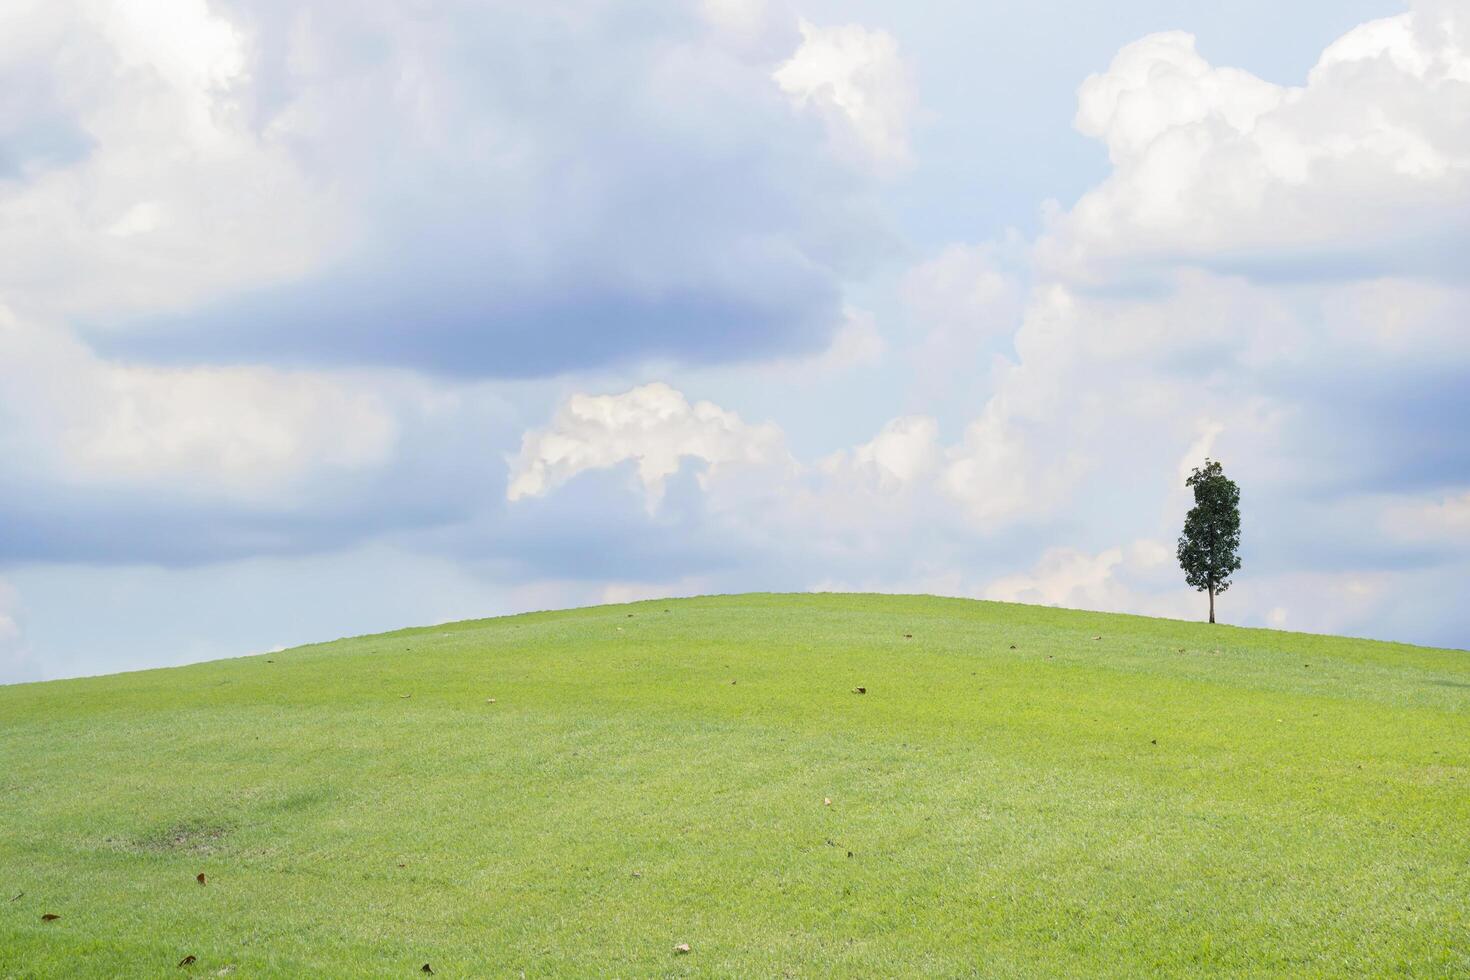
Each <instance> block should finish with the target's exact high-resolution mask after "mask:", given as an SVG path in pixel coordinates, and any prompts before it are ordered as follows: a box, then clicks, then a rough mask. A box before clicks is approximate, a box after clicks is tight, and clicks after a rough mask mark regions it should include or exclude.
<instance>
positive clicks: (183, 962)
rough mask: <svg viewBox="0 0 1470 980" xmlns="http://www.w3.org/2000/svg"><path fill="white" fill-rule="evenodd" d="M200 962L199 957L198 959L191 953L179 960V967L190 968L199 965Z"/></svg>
mask: <svg viewBox="0 0 1470 980" xmlns="http://www.w3.org/2000/svg"><path fill="white" fill-rule="evenodd" d="M198 961H199V960H198V957H196V956H195V955H194V954H193V953H190V954H189V955H188V956H185V957H184V958H183V959H181V960H179V966H181V967H184V966H189V965H191V964H193V963H197V962H198Z"/></svg>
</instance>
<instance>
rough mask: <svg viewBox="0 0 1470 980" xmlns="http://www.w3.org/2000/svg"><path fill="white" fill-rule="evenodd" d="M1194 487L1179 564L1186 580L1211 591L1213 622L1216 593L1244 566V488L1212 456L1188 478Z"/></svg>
mask: <svg viewBox="0 0 1470 980" xmlns="http://www.w3.org/2000/svg"><path fill="white" fill-rule="evenodd" d="M1184 485H1185V486H1186V487H1191V488H1193V489H1194V507H1193V509H1191V510H1190V512H1189V515H1188V516H1187V517H1185V518H1184V533H1183V534H1181V535H1180V536H1179V567H1180V568H1182V569H1184V580H1185V581H1186V582H1188V583H1189V584H1190V585H1192V586H1194V587H1195V588H1196V589H1198V590H1199V591H1201V592H1208V593H1209V594H1210V622H1212V623H1213V622H1214V621H1215V596H1216V595H1218V594H1219V593H1221V592H1224V591H1225V590H1226V589H1228V588H1230V575H1231V573H1232V572H1234V571H1236V570H1237V569H1238V568H1240V555H1239V554H1238V552H1239V550H1240V487H1238V486H1236V485H1235V481H1234V480H1232V479H1230V478H1229V477H1227V476H1226V475H1225V469H1224V468H1223V467H1222V466H1221V465H1220V464H1219V463H1218V462H1215V461H1212V460H1211V459H1209V458H1208V457H1206V458H1205V465H1204V466H1203V467H1198V466H1196V467H1195V469H1194V473H1192V474H1191V475H1190V477H1189V479H1187V480H1185V481H1184Z"/></svg>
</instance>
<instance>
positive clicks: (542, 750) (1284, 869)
mask: <svg viewBox="0 0 1470 980" xmlns="http://www.w3.org/2000/svg"><path fill="white" fill-rule="evenodd" d="M906 634H911V636H909V635H906ZM858 686H862V687H866V688H867V693H866V694H861V695H860V694H855V693H853V689H854V688H855V687H858ZM487 698H494V699H495V702H494V703H488V702H487V700H486V699H487ZM826 799H830V800H831V804H830V805H826V804H825V803H824V800H826ZM200 872H203V873H204V874H206V875H207V877H208V883H207V884H205V885H203V886H201V885H199V884H198V883H197V882H196V881H195V875H196V874H198V873H200ZM0 888H3V889H4V893H3V894H0V977H9V976H15V977H31V976H37V977H80V976H98V977H102V976H106V977H112V976H181V975H192V976H216V975H221V974H228V975H233V976H239V977H253V976H306V975H313V976H370V975H373V976H390V977H391V976H400V977H408V976H417V975H420V974H419V972H418V971H419V969H420V967H421V966H422V964H424V963H426V962H427V963H431V964H432V965H433V969H434V970H435V971H436V974H437V975H438V976H441V977H467V976H475V977H482V976H519V975H521V974H522V973H524V974H525V975H526V976H530V977H537V976H662V975H667V976H680V975H686V974H687V975H694V974H708V975H722V976H787V975H789V976H844V977H845V976H896V975H908V976H988V977H1011V976H1016V977H1020V976H1076V977H1100V976H1114V977H1123V976H1126V977H1141V976H1151V975H1186V976H1188V975H1193V976H1218V975H1221V974H1236V975H1278V976H1290V977H1301V976H1329V975H1338V976H1364V975H1406V976H1466V975H1470V654H1466V653H1464V652H1459V651H1449V650H1431V649H1425V648H1418V647H1410V646H1400V645H1394V644H1387V643H1374V642H1367V641H1359V640H1346V639H1339V638H1333V637H1319V636H1306V635H1299V634H1290V633H1278V632H1270V631H1264V630H1246V629H1236V628H1232V627H1228V626H1219V627H1210V626H1207V625H1204V624H1189V623H1179V622H1171V621H1166V620H1154V619H1143V618H1138V617H1132V616H1112V615H1102V614H1093V613H1080V612H1070V611H1064V610H1055V609H1045V608H1039V607H1029V606H1016V605H1000V604H994V603H980V602H968V601H962V600H950V599H935V598H927V597H895V596H867V595H862V596H859V595H795V596H773V595H748V596H734V597H721V598H705V599H691V600H679V601H656V602H647V603H636V604H632V605H627V606H607V607H600V608H596V609H584V610H576V611H570V612H554V613H538V614H534V615H527V616H517V617H511V618H504V619H494V620H486V621H481V622H472V623H459V624H455V625H452V626H439V627H433V628H428V629H419V630H406V631H402V632H398V633H390V634H385V635H382V636H374V637H365V638H360V639H352V640H342V641H338V642H335V643H325V644H320V645H316V646H309V647H303V648H300V649H297V650H290V651H286V652H284V653H276V654H269V655H264V656H258V657H250V658H245V659H239V660H229V661H221V662H217V663H209V664H200V665H197V666H192V667H183V668H176V669H171V670H155V671H146V672H141V673H134V674H124V675H118V676H112V677H101V678H92V679H86V680H73V681H60V682H52V683H46V684H32V685H21V686H14V687H5V688H0ZM17 893H23V894H22V895H21V897H20V898H18V899H16V900H14V901H11V896H12V895H15V894H17ZM43 913H54V914H57V915H59V916H60V918H59V919H57V920H55V921H53V922H42V921H41V915H42V914H43ZM677 943H689V944H690V946H691V948H692V951H691V952H690V953H688V954H687V955H678V954H675V952H674V946H675V944H677ZM186 955H192V956H195V957H196V958H197V959H196V962H194V963H193V964H192V965H190V966H187V967H184V968H179V967H178V966H177V965H176V964H177V963H178V962H179V961H180V960H181V959H182V958H183V957H184V956H186Z"/></svg>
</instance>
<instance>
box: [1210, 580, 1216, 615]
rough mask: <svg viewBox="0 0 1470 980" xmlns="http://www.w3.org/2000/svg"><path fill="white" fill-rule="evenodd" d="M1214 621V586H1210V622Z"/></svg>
mask: <svg viewBox="0 0 1470 980" xmlns="http://www.w3.org/2000/svg"><path fill="white" fill-rule="evenodd" d="M1214 621H1215V587H1214V586H1213V585H1212V586H1210V622H1212V623H1213V622H1214Z"/></svg>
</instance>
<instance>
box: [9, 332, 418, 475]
mask: <svg viewBox="0 0 1470 980" xmlns="http://www.w3.org/2000/svg"><path fill="white" fill-rule="evenodd" d="M399 407H400V406H398V405H396V404H394V403H392V402H390V401H389V400H388V399H386V398H384V397H382V396H381V395H380V394H379V393H377V392H375V391H374V390H373V389H372V388H371V387H368V386H364V385H362V384H361V383H360V379H347V378H341V379H339V378H333V377H331V376H328V375H320V374H311V373H301V372H287V371H277V370H271V369H265V368H162V367H159V368H155V367H139V366H133V365H120V364H113V363H110V362H108V361H104V360H101V359H99V358H97V357H96V356H95V355H93V354H92V353H91V352H90V351H89V350H87V349H86V348H85V347H83V346H82V345H80V344H78V343H76V342H75V341H72V340H70V339H68V338H67V337H65V335H64V334H62V333H61V332H60V331H58V330H47V329H44V328H40V327H37V326H36V325H34V324H31V323H27V322H24V321H22V320H20V319H19V318H17V317H16V316H14V315H13V314H10V313H7V312H6V311H5V310H4V309H3V307H0V445H3V446H5V447H6V450H7V454H8V456H9V458H10V459H11V460H12V461H13V462H16V461H21V460H23V461H24V467H23V469H24V470H25V471H27V472H28V474H29V476H30V478H31V479H42V480H54V481H56V482H58V483H61V484H68V485H74V486H79V487H84V488H92V489H97V488H100V487H103V486H108V485H111V486H119V485H126V486H141V487H152V488H154V489H156V490H159V491H164V492H167V493H169V494H170V495H174V494H182V495H189V496H193V497H195V498H196V499H197V498H200V497H211V496H212V497H215V498H219V499H233V500H262V499H273V500H278V501H283V500H286V499H288V498H289V496H290V494H291V493H293V492H295V491H299V490H300V489H301V488H302V483H303V481H304V480H306V479H308V478H310V477H313V476H317V475H320V474H321V473H322V472H323V471H332V470H338V471H353V470H359V471H360V470H366V469H372V468H374V467H378V466H381V465H383V464H384V463H386V462H387V461H388V460H389V459H390V458H391V457H392V456H393V454H394V452H395V450H396V449H397V440H398V434H399V424H398V418H397V411H398V409H399Z"/></svg>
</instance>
